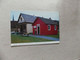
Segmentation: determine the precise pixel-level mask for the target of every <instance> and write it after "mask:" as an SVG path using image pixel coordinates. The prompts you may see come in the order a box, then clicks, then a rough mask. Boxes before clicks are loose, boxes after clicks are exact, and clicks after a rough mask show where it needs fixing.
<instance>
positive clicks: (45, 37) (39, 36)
mask: <svg viewBox="0 0 80 60" xmlns="http://www.w3.org/2000/svg"><path fill="white" fill-rule="evenodd" d="M29 36H32V37H37V38H44V39H49V40H55V41H59V38H54V37H48V36H41V35H29Z"/></svg>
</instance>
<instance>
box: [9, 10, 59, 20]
mask: <svg viewBox="0 0 80 60" xmlns="http://www.w3.org/2000/svg"><path fill="white" fill-rule="evenodd" d="M20 13H25V14H29V15H34V16H40V17H45V18H51V19H52V20H58V21H59V12H49V11H11V16H10V19H11V20H12V19H13V16H14V20H15V21H17V20H18V17H19V15H20Z"/></svg>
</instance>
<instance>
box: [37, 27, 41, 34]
mask: <svg viewBox="0 0 80 60" xmlns="http://www.w3.org/2000/svg"><path fill="white" fill-rule="evenodd" d="M37 28H38V35H39V34H40V27H39V26H38V27H37Z"/></svg>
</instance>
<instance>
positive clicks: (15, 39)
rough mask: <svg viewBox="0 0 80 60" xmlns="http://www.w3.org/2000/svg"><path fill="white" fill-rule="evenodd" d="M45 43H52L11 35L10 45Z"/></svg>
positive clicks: (41, 39)
mask: <svg viewBox="0 0 80 60" xmlns="http://www.w3.org/2000/svg"><path fill="white" fill-rule="evenodd" d="M46 41H52V40H48V39H43V38H36V37H30V36H29V37H24V36H21V35H14V34H11V43H29V42H46Z"/></svg>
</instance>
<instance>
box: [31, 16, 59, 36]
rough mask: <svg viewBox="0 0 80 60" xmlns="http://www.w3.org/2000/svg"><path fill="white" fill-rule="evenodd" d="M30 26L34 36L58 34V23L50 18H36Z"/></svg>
mask: <svg viewBox="0 0 80 60" xmlns="http://www.w3.org/2000/svg"><path fill="white" fill-rule="evenodd" d="M32 26H33V34H34V35H56V34H58V23H57V22H56V21H55V20H52V19H51V18H50V19H47V18H43V17H37V18H36V20H35V21H34V23H33V25H32Z"/></svg>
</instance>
